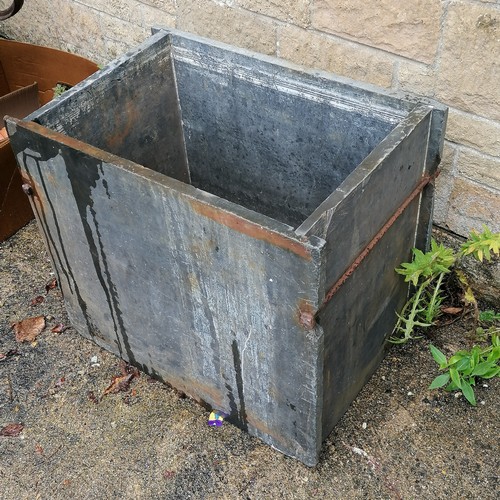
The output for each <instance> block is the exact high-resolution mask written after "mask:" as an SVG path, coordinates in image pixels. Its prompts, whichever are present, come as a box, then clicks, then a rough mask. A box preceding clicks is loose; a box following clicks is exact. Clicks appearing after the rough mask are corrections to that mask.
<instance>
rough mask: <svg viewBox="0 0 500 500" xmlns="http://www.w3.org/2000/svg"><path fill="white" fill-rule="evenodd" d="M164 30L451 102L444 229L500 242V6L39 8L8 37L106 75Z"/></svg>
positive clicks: (14, 24) (129, 2) (53, 2)
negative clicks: (59, 52)
mask: <svg viewBox="0 0 500 500" xmlns="http://www.w3.org/2000/svg"><path fill="white" fill-rule="evenodd" d="M152 25H164V26H168V27H175V28H177V29H180V30H184V31H190V32H193V33H197V34H199V35H203V36H207V37H210V38H214V39H218V40H221V41H224V42H228V43H231V44H234V45H236V46H240V47H245V48H248V49H251V50H255V51H258V52H261V53H265V54H270V55H275V56H278V57H281V58H284V59H288V60H290V61H292V62H295V63H298V64H302V65H305V66H308V67H314V68H320V69H324V70H328V71H332V72H334V73H337V74H340V75H343V76H347V77H351V78H354V79H356V80H360V81H363V82H368V83H371V84H375V85H378V86H381V87H384V88H389V89H395V90H401V91H410V92H415V93H419V94H423V95H426V96H429V97H432V98H435V99H438V100H440V101H442V102H443V103H445V104H447V105H448V106H449V107H450V114H449V121H448V130H447V141H446V144H445V152H444V157H443V162H442V174H441V175H440V177H439V178H438V180H437V203H436V209H435V217H434V219H435V222H436V223H437V224H438V225H440V226H442V227H444V228H448V229H450V230H451V231H453V232H456V233H458V234H462V235H465V234H467V233H468V232H469V231H470V230H471V229H474V228H475V229H481V224H483V223H486V224H488V226H489V227H490V228H491V229H492V230H494V231H500V1H498V0H413V1H412V2H401V1H400V0H378V1H376V2H369V1H366V0H350V1H344V0H295V1H291V0H37V1H30V0H27V1H26V2H25V5H24V7H23V9H22V10H21V12H20V13H19V14H17V15H16V16H15V17H13V18H11V19H9V20H8V21H5V22H3V23H0V34H2V35H4V36H8V37H11V38H14V39H16V40H19V41H29V42H32V43H37V44H41V45H48V46H52V47H56V48H61V49H63V50H68V51H71V52H75V53H78V54H80V55H83V56H86V57H89V58H91V59H93V60H95V61H97V62H99V63H102V64H105V63H106V62H107V61H109V60H110V59H112V58H114V57H116V56H117V55H119V54H121V53H123V52H125V51H126V50H127V49H129V48H130V47H133V46H135V45H137V44H138V43H140V42H141V41H143V40H144V39H145V38H146V37H147V36H149V33H150V27H151V26H152Z"/></svg>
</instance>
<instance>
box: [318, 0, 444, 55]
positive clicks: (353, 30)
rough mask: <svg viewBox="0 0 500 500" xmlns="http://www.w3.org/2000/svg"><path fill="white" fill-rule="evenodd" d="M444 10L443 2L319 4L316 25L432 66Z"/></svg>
mask: <svg viewBox="0 0 500 500" xmlns="http://www.w3.org/2000/svg"><path fill="white" fill-rule="evenodd" d="M442 9H443V4H442V2H441V1H440V0H415V1H413V2H411V6H410V4H408V5H404V6H403V5H402V4H401V2H400V1H399V0H381V1H378V2H367V1H366V0H354V1H350V2H338V1H336V0H316V1H315V2H314V3H313V6H312V25H313V27H314V28H316V29H319V30H322V31H326V32H329V33H335V34H337V35H340V36H347V37H348V38H353V39H356V40H357V41H360V42H363V43H366V44H368V45H372V46H376V47H380V48H382V49H384V50H388V51H389V52H393V53H395V54H400V55H403V56H406V57H410V58H412V59H415V60H417V61H422V62H426V63H430V62H432V61H433V60H434V58H435V56H436V52H437V47H438V40H439V30H440V24H439V23H440V17H441V12H442Z"/></svg>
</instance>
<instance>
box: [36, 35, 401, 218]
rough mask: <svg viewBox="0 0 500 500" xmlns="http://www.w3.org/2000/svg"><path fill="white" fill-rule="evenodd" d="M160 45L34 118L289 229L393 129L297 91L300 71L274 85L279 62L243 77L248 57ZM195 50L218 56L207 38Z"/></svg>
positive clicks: (311, 93)
mask: <svg viewBox="0 0 500 500" xmlns="http://www.w3.org/2000/svg"><path fill="white" fill-rule="evenodd" d="M165 40H169V41H168V42H167V41H165ZM165 40H163V39H162V40H160V42H158V44H156V45H154V46H153V47H146V48H145V49H144V50H143V51H142V52H140V53H138V54H136V55H135V56H134V57H132V58H130V59H129V60H127V61H126V62H125V63H123V62H122V63H121V64H117V65H116V67H114V68H113V69H112V70H111V71H109V72H108V74H107V75H105V76H104V77H101V78H99V79H97V80H96V81H94V82H93V83H92V84H91V85H89V86H87V87H86V89H85V90H84V91H81V92H80V93H77V94H75V95H74V96H72V98H68V99H67V100H64V101H63V102H61V103H60V106H57V107H55V108H53V109H52V110H50V111H49V112H47V113H45V114H44V115H42V116H40V118H39V119H38V121H40V122H41V123H42V124H43V125H46V126H48V127H49V128H53V129H55V130H58V131H60V132H63V133H65V134H67V135H69V136H72V137H75V138H77V139H80V140H82V141H84V142H86V143H88V144H91V145H93V146H96V147H99V148H101V149H104V150H105V151H108V152H111V153H113V154H116V155H118V156H120V157H123V158H126V159H129V160H132V161H135V162H137V163H139V164H142V165H144V166H146V167H148V168H150V169H153V170H156V171H158V172H160V173H163V174H166V175H168V176H171V177H174V178H177V179H178V180H181V181H183V182H188V183H191V184H192V185H193V186H195V187H196V188H199V189H202V190H204V191H208V192H210V193H212V194H215V195H217V196H219V197H222V198H225V199H227V200H230V201H232V202H234V203H237V204H239V205H241V206H244V207H246V208H249V209H251V210H254V211H256V212H260V213H262V214H264V215H267V216H269V217H272V218H274V219H276V220H279V221H281V222H284V223H286V224H289V225H291V226H294V227H295V226H298V225H300V224H301V223H302V222H303V221H304V220H305V219H306V218H307V217H308V216H309V215H310V214H311V213H312V212H313V211H314V210H315V209H316V208H317V207H318V205H319V204H320V203H321V202H322V201H324V199H325V198H326V197H327V196H328V195H329V194H330V193H332V191H334V190H335V189H336V188H337V187H338V186H339V185H340V184H341V183H342V181H343V180H344V179H345V178H346V177H347V176H348V175H349V174H350V173H351V172H352V171H353V170H354V169H355V168H356V167H357V166H358V165H359V163H360V162H361V161H362V160H363V159H364V158H365V157H366V156H367V155H368V154H369V153H370V152H371V151H372V150H373V149H374V148H375V146H376V145H377V144H378V143H380V142H381V141H382V139H383V138H384V137H386V136H387V134H388V133H389V132H390V131H391V130H392V129H393V128H394V123H393V122H389V121H386V120H384V119H382V118H380V117H377V116H373V115H368V114H366V115H365V114H362V113H360V112H358V111H356V110H353V109H349V108H348V107H347V108H346V107H345V106H343V107H338V106H335V105H334V104H332V102H327V101H328V99H325V98H317V95H321V93H322V89H321V88H320V87H318V89H315V90H313V91H311V89H310V85H308V87H307V89H306V87H304V91H303V92H300V75H299V74H298V75H297V80H296V81H295V82H294V86H293V89H292V90H290V89H287V88H278V87H277V86H275V85H273V84H272V74H271V73H272V71H276V68H277V66H273V67H272V68H271V69H270V70H269V71H270V73H269V74H267V75H265V74H263V73H262V65H261V66H260V67H259V71H258V72H257V71H256V74H255V77H254V78H245V77H241V72H240V71H239V69H240V67H243V66H245V68H246V69H247V70H248V67H249V65H250V69H251V64H252V58H251V57H248V56H243V55H242V56H241V65H243V66H241V65H240V63H239V62H235V58H234V56H233V57H231V58H230V59H228V61H227V62H226V63H225V64H224V65H223V69H222V70H221V68H220V67H215V68H214V67H210V65H203V64H201V65H199V64H195V63H193V62H192V61H189V60H186V58H185V57H178V55H177V48H176V46H175V45H173V44H172V43H170V39H169V38H166V39H165ZM197 50H198V52H199V53H198V54H197V57H198V59H200V60H203V57H204V54H203V51H207V55H208V56H213V54H210V51H211V50H213V49H212V47H211V46H209V45H204V44H198V46H197ZM217 50H218V51H219V52H220V51H221V49H217ZM184 54H185V49H184ZM188 59H189V58H188ZM278 68H279V67H278ZM247 73H248V71H247ZM270 82H271V83H270ZM297 89H299V91H297Z"/></svg>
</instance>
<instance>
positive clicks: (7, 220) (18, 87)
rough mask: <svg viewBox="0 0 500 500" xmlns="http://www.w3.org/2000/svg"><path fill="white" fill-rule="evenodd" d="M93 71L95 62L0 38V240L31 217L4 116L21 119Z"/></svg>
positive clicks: (31, 213)
mask: <svg viewBox="0 0 500 500" xmlns="http://www.w3.org/2000/svg"><path fill="white" fill-rule="evenodd" d="M97 70H98V67H97V65H96V64H95V63H93V62H91V61H89V60H87V59H85V58H83V57H80V56H76V55H74V54H69V53H67V52H63V51H61V50H56V49H51V48H48V47H40V46H37V45H32V44H28V43H21V42H15V41H12V40H0V120H1V121H0V241H3V240H5V239H7V238H8V237H9V236H11V235H13V234H14V233H15V232H16V231H17V230H18V229H20V228H21V227H23V226H24V225H25V224H27V223H28V222H29V221H30V220H31V219H32V218H33V212H32V210H31V207H30V204H29V202H28V200H27V199H26V196H25V195H24V193H23V192H22V190H21V185H22V180H21V175H20V173H19V171H18V169H17V165H16V160H15V158H14V154H13V153H12V150H11V147H10V142H9V139H8V138H6V134H5V133H4V132H5V130H4V129H3V128H2V127H3V125H4V123H3V118H4V116H6V115H9V116H12V117H14V118H24V117H25V116H27V115H28V114H30V113H31V112H32V111H35V110H36V109H37V108H38V107H39V106H40V105H44V104H46V103H48V102H49V101H51V100H52V98H53V96H54V91H53V89H54V87H55V86H56V85H57V84H58V83H60V84H64V85H65V86H67V87H71V86H73V85H76V84H77V83H78V82H80V81H82V80H84V79H85V78H86V77H87V76H89V75H91V74H92V73H95V72H96V71H97Z"/></svg>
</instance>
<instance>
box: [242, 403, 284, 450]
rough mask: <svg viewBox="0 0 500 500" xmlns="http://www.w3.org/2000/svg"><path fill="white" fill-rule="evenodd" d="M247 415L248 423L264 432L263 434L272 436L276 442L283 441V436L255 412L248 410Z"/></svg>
mask: <svg viewBox="0 0 500 500" xmlns="http://www.w3.org/2000/svg"><path fill="white" fill-rule="evenodd" d="M246 417H247V423H248V425H250V426H251V427H253V428H254V429H256V430H258V431H259V432H262V433H263V434H266V435H267V436H270V437H272V438H273V439H274V440H275V441H276V442H279V443H283V436H282V435H280V434H277V433H276V431H274V430H273V429H271V428H270V427H269V426H268V425H266V424H265V423H264V422H263V421H262V420H260V419H259V418H257V417H256V416H255V415H254V414H253V413H249V412H248V410H247V412H246Z"/></svg>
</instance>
